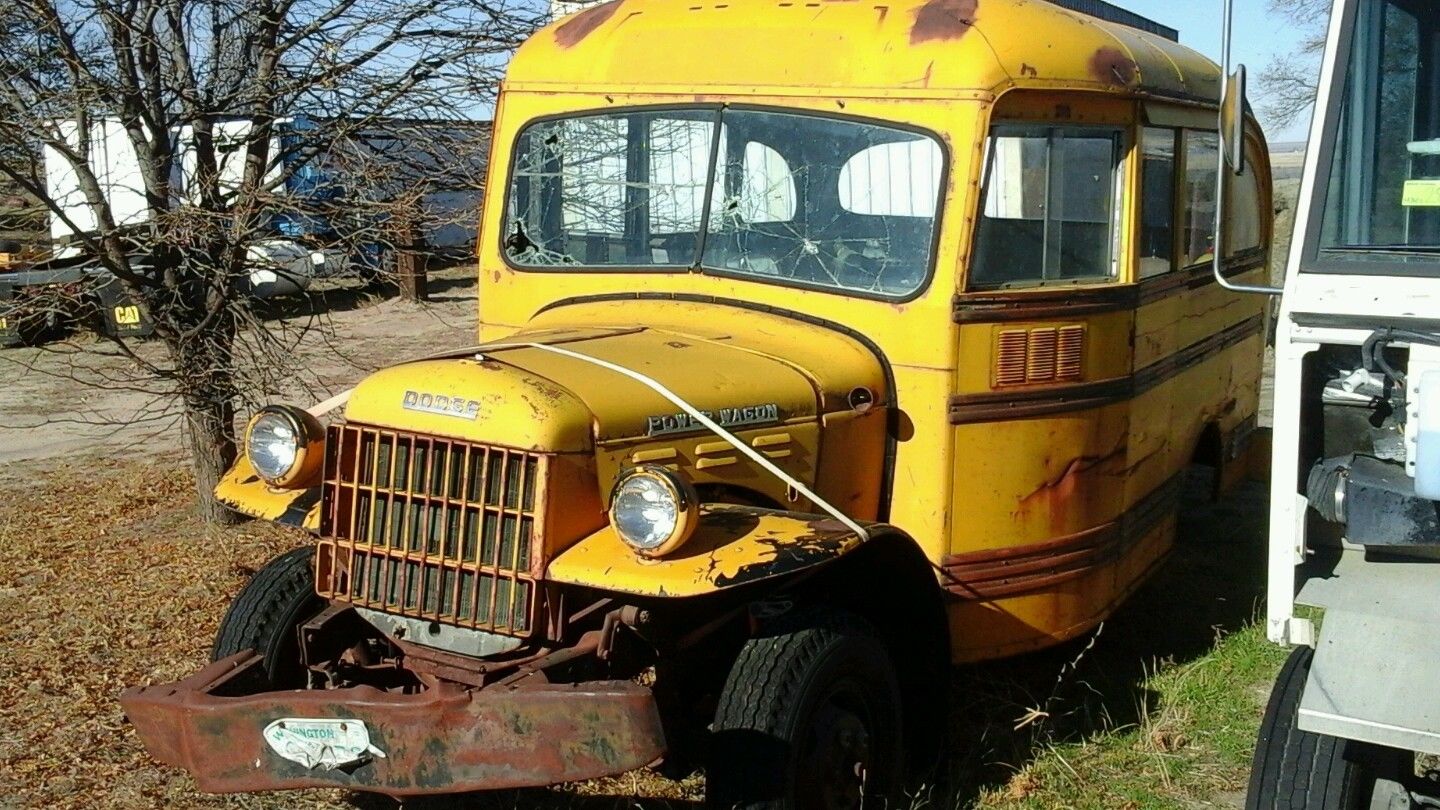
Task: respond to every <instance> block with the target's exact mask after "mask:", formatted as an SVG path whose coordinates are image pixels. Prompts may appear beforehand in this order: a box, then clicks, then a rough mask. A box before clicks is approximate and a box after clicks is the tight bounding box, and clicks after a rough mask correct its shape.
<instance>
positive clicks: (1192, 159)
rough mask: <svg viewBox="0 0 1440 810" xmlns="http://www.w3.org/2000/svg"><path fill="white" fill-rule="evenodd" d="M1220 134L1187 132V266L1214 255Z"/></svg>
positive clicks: (1183, 248) (1183, 250)
mask: <svg viewBox="0 0 1440 810" xmlns="http://www.w3.org/2000/svg"><path fill="white" fill-rule="evenodd" d="M1219 164H1220V136H1218V135H1216V134H1215V133H1213V132H1193V131H1189V130H1187V131H1186V132H1185V189H1184V191H1185V196H1184V204H1185V216H1184V222H1185V242H1184V244H1183V245H1182V246H1181V253H1182V256H1183V258H1184V265H1185V266H1186V267H1190V266H1192V265H1196V264H1201V263H1203V262H1208V261H1210V260H1211V259H1213V258H1214V255H1215V202H1216V200H1217V199H1218V195H1217V194H1216V190H1217V188H1218V183H1217V182H1216V177H1217V176H1218V174H1219V170H1220V165H1219Z"/></svg>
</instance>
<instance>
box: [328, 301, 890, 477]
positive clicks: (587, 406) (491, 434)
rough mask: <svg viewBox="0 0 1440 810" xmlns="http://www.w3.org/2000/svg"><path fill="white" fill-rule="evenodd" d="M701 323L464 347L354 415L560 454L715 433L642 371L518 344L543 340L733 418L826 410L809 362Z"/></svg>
mask: <svg viewBox="0 0 1440 810" xmlns="http://www.w3.org/2000/svg"><path fill="white" fill-rule="evenodd" d="M812 328H813V327H812ZM694 331H697V330H689V329H687V330H680V329H676V328H667V327H664V326H646V327H620V326H617V327H611V328H603V329H586V330H583V331H571V330H561V331H554V330H545V331H534V332H530V331H521V332H519V333H516V334H514V335H512V336H510V337H509V338H506V339H505V340H502V341H498V342H495V343H493V344H491V346H490V347H481V348H479V349H477V350H472V351H470V352H468V353H466V354H465V355H463V356H459V357H452V358H448V359H440V360H427V361H422V362H417V363H409V364H406V365H402V366H396V367H394V368H390V369H386V370H384V371H381V372H378V373H376V374H374V375H372V376H370V377H369V378H367V379H366V380H365V381H364V382H362V383H361V384H360V385H359V386H358V387H357V388H356V389H355V391H354V393H353V394H352V395H351V397H350V402H349V404H348V405H347V407H346V413H345V417H346V420H347V421H351V422H357V423H363V424H367V425H378V426H384V427H391V428H397V429H401V430H405V431H411V432H416V433H424V434H430V435H436V436H445V437H450V438H455V439H461V440H464V441H471V442H476V443H481V444H493V445H500V446H504V447H512V448H517V449H522V450H532V451H537V452H558V453H566V452H582V451H586V450H589V449H591V448H592V447H593V446H594V445H595V444H599V445H606V444H612V443H623V442H627V441H630V440H637V439H645V438H648V437H653V436H660V435H679V434H685V433H702V432H704V431H705V428H704V427H702V426H701V425H699V424H697V423H693V422H692V421H691V420H690V419H689V417H687V416H685V415H684V414H683V413H682V412H681V409H680V408H678V407H676V406H675V405H674V404H673V403H671V402H670V401H669V400H667V399H666V398H665V397H663V396H661V395H660V394H658V393H657V392H655V391H653V390H651V389H650V388H649V387H647V386H645V385H643V384H642V383H640V382H638V381H636V380H634V379H631V378H629V377H626V376H625V375H623V374H620V373H618V372H616V371H614V370H612V369H608V368H604V367H601V366H598V365H595V364H593V363H590V362H587V361H585V360H583V359H579V358H576V357H572V356H565V355H562V354H557V353H553V352H550V351H547V350H546V349H543V348H535V347H531V346H523V345H517V344H524V343H539V344H543V345H547V346H556V347H558V348H561V349H563V350H565V351H566V352H573V353H576V354H580V355H584V356H586V357H590V358H594V359H597V360H602V361H605V362H608V363H612V364H614V365H617V366H621V367H623V368H626V369H630V370H633V371H636V372H639V373H641V374H644V375H647V376H649V377H652V378H654V379H655V380H657V381H659V382H660V383H661V384H662V385H664V386H665V387H667V388H669V389H670V390H671V391H673V392H674V393H676V394H677V395H679V396H680V397H681V398H683V399H685V400H686V401H687V402H689V403H691V404H693V405H694V406H696V407H697V408H700V409H701V410H703V411H706V412H707V413H708V414H709V415H710V416H711V418H713V419H715V420H716V421H718V422H720V423H721V424H722V425H724V426H727V427H735V428H737V429H738V428H741V427H747V426H763V425H779V424H789V423H795V422H805V421H811V420H813V419H815V418H816V415H817V413H819V412H820V402H821V394H822V391H821V390H819V388H818V387H817V380H816V378H815V377H814V376H813V375H812V374H810V373H808V372H807V371H806V370H805V369H803V368H801V367H800V366H797V365H795V364H792V363H790V362H788V361H786V360H784V359H781V358H779V357H776V356H773V355H771V354H769V353H767V352H765V351H762V350H758V349H757V348H754V347H752V346H748V345H746V341H744V340H743V339H741V338H739V337H731V336H724V335H710V336H707V335H704V334H700V335H697V334H694V333H693V332H694ZM814 337H815V336H813V335H812V336H810V339H811V340H813V339H814ZM837 337H838V336H837ZM716 338H724V339H716ZM793 338H794V339H795V340H800V339H802V338H801V336H800V335H794V336H793ZM872 364H873V361H872ZM867 376H868V375H867ZM867 382H871V381H870V380H859V381H856V382H855V385H862V384H865V383H867Z"/></svg>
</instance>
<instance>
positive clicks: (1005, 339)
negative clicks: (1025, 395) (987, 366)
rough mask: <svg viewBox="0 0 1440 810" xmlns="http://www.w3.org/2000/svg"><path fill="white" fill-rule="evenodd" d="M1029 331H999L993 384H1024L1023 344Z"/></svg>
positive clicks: (1026, 341)
mask: <svg viewBox="0 0 1440 810" xmlns="http://www.w3.org/2000/svg"><path fill="white" fill-rule="evenodd" d="M1029 338H1030V333H1029V332H1026V331H1024V330H1009V331H1005V332H1001V333H1000V338H999V346H998V347H997V349H996V359H995V384H996V385H1024V384H1025V345H1026V344H1027V343H1028V342H1029Z"/></svg>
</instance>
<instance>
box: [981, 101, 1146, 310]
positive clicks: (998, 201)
mask: <svg viewBox="0 0 1440 810" xmlns="http://www.w3.org/2000/svg"><path fill="white" fill-rule="evenodd" d="M1120 142H1121V133H1120V132H1119V131H1118V130H1110V129H1102V128H1086V127H1045V126H1011V125H1000V126H997V127H995V130H994V132H993V133H992V135H991V138H990V145H989V150H988V156H987V163H988V166H987V170H986V172H985V189H984V196H985V200H984V203H983V204H982V207H981V217H980V221H979V224H978V225H977V226H976V234H975V260H974V264H973V267H972V269H971V276H970V286H971V287H972V288H975V289H994V288H997V287H1013V286H1029V285H1036V284H1044V283H1047V282H1066V281H1114V280H1115V277H1116V273H1115V268H1116V262H1115V227H1116V216H1115V211H1116V210H1117V208H1118V206H1117V205H1116V196H1117V185H1116V177H1117V175H1118V169H1119V161H1120Z"/></svg>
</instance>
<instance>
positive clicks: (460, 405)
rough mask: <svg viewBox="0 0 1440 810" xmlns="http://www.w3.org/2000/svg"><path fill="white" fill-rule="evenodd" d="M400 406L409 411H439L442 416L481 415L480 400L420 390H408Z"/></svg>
mask: <svg viewBox="0 0 1440 810" xmlns="http://www.w3.org/2000/svg"><path fill="white" fill-rule="evenodd" d="M400 406H401V407H402V408H404V409H405V410H407V411H420V412H421V413H438V414H440V415H441V416H456V417H459V418H461V419H474V418H475V417H477V416H479V415H480V402H479V401H478V400H474V399H465V398H463V397H447V396H443V395H441V394H425V393H421V392H419V391H406V392H405V397H404V399H402V400H400Z"/></svg>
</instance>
